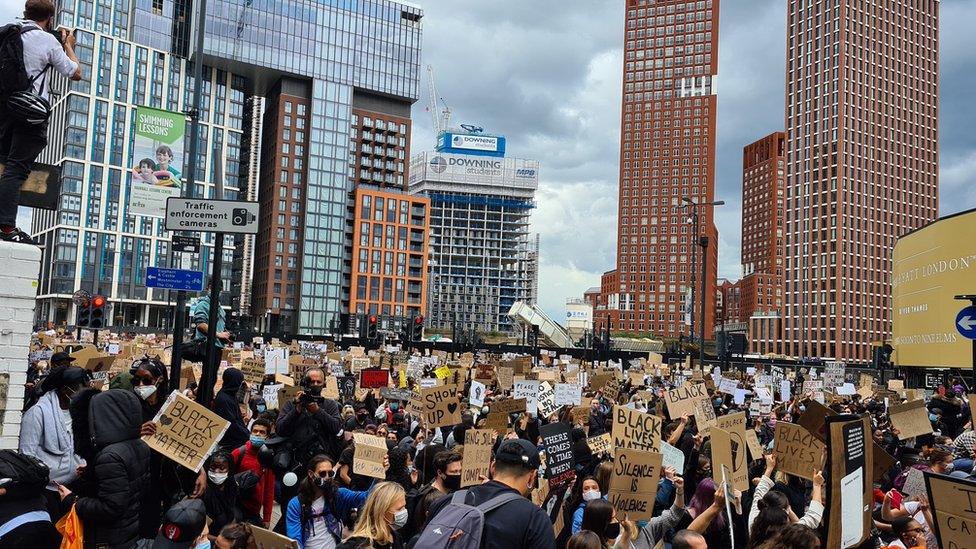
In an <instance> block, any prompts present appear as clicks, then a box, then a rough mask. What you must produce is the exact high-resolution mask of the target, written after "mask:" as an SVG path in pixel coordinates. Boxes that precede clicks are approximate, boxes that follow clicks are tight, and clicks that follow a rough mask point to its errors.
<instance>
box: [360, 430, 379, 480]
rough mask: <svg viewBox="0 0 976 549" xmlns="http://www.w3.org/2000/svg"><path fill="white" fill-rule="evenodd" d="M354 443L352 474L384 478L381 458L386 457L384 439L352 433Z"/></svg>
mask: <svg viewBox="0 0 976 549" xmlns="http://www.w3.org/2000/svg"><path fill="white" fill-rule="evenodd" d="M352 439H353V441H354V442H355V450H354V454H353V462H352V472H353V473H356V474H357V475H365V476H367V477H373V478H380V479H382V478H386V468H385V467H383V458H385V457H386V439H385V438H383V437H377V436H373V435H367V434H366V433H353V434H352Z"/></svg>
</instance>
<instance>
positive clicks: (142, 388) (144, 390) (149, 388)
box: [132, 385, 156, 400]
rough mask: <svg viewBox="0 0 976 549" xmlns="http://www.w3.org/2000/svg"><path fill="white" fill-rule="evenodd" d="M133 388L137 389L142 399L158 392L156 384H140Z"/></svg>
mask: <svg viewBox="0 0 976 549" xmlns="http://www.w3.org/2000/svg"><path fill="white" fill-rule="evenodd" d="M132 390H133V391H135V392H136V394H137V395H139V398H141V399H142V400H146V399H147V398H149V397H151V396H153V393H155V392H156V386H155V385H138V386H136V387H133V388H132Z"/></svg>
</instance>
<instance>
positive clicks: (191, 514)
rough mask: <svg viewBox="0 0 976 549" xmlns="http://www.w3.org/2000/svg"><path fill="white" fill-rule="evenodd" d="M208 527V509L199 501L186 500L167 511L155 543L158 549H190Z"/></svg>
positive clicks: (154, 545)
mask: <svg viewBox="0 0 976 549" xmlns="http://www.w3.org/2000/svg"><path fill="white" fill-rule="evenodd" d="M206 525H207V508H206V507H205V506H204V505H203V501H201V500H199V499H184V500H183V501H181V502H179V503H177V504H176V505H174V506H172V507H170V508H169V511H166V515H165V516H164V517H163V525H162V526H161V527H160V528H159V535H157V536H156V541H154V542H153V547H154V548H158V549H190V547H192V546H193V542H194V541H195V540H196V539H197V538H198V537H200V534H201V533H203V528H204V526H206Z"/></svg>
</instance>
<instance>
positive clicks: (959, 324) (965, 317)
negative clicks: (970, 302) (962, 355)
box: [956, 306, 976, 339]
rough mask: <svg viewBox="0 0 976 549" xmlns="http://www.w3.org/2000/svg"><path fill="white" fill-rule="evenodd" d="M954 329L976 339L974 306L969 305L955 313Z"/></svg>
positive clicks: (975, 310) (966, 336) (975, 308)
mask: <svg viewBox="0 0 976 549" xmlns="http://www.w3.org/2000/svg"><path fill="white" fill-rule="evenodd" d="M956 330H959V333H960V334H962V336H963V337H965V338H968V339H976V306H969V307H966V308H965V309H963V310H961V311H959V314H957V315H956Z"/></svg>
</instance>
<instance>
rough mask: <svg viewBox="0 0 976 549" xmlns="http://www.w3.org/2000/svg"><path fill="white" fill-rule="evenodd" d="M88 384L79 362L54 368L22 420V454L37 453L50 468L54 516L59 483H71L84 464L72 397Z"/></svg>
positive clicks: (48, 492) (58, 504)
mask: <svg viewBox="0 0 976 549" xmlns="http://www.w3.org/2000/svg"><path fill="white" fill-rule="evenodd" d="M87 386H88V376H87V375H86V374H85V370H84V369H82V368H79V367H77V366H60V367H58V368H55V369H54V370H53V371H51V373H50V374H49V375H48V376H47V377H46V378H45V379H44V381H43V382H42V383H41V391H42V392H43V396H41V398H40V400H38V401H37V404H35V405H34V406H32V407H31V408H30V409H29V410H27V411H26V412H25V413H24V417H23V418H22V419H21V424H20V446H19V450H20V452H21V453H22V454H26V455H29V456H34V457H36V458H37V459H39V460H41V461H42V462H43V463H44V464H45V465H47V466H48V468H49V469H50V470H51V473H50V475H51V481H50V482H49V483H48V485H47V490H44V496H45V498H46V500H47V506H48V513H49V514H50V515H51V520H53V521H54V522H57V521H58V519H59V518H61V513H60V509H61V498H60V497H59V496H58V484H71V483H73V482H74V481H75V479H77V478H78V475H79V472H80V471H81V470H82V469H83V468H84V467H85V460H83V459H81V457H80V456H78V454H77V453H75V442H74V436H73V434H72V432H71V429H72V424H71V414H70V413H69V411H68V405H69V404H70V403H71V397H73V396H74V395H75V394H77V393H79V392H80V391H81V390H82V389H84V388H85V387H87Z"/></svg>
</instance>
